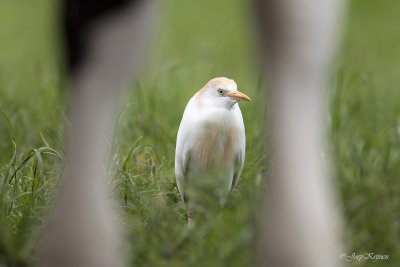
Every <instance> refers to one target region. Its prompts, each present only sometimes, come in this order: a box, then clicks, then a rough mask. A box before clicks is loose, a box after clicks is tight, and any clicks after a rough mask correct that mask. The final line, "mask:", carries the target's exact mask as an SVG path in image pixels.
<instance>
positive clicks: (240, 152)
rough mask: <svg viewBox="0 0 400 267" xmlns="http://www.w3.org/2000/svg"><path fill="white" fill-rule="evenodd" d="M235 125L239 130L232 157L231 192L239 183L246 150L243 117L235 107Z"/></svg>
mask: <svg viewBox="0 0 400 267" xmlns="http://www.w3.org/2000/svg"><path fill="white" fill-rule="evenodd" d="M235 113H236V116H235V117H236V119H237V122H236V123H237V125H238V128H239V131H238V136H237V140H236V142H237V147H236V150H235V155H234V165H233V166H234V172H233V179H232V186H231V190H232V189H233V188H235V186H236V184H237V183H238V181H239V177H240V174H241V173H242V169H243V164H244V158H245V150H246V136H245V131H244V124H243V117H242V112H241V111H240V108H239V107H237V109H235Z"/></svg>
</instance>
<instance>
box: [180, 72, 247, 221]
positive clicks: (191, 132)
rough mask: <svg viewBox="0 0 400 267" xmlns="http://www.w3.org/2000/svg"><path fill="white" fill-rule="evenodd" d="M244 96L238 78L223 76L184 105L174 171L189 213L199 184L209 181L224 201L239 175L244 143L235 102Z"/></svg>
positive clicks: (213, 80) (242, 130)
mask: <svg viewBox="0 0 400 267" xmlns="http://www.w3.org/2000/svg"><path fill="white" fill-rule="evenodd" d="M241 100H243V101H248V102H250V98H249V97H248V96H247V95H245V94H243V93H241V92H239V91H238V90H237V85H236V83H235V81H233V80H231V79H228V78H224V77H220V78H214V79H212V80H210V81H209V82H208V83H207V84H206V85H205V86H204V87H203V88H202V89H200V90H199V91H198V92H197V93H196V94H195V95H194V96H193V97H192V98H191V99H190V100H189V102H188V104H187V106H186V108H185V111H184V113H183V118H182V121H181V124H180V126H179V130H178V136H177V141H176V152H175V176H176V182H177V185H178V189H179V192H180V195H181V197H182V199H183V201H184V202H185V204H186V207H187V210H188V218H189V219H190V218H191V210H192V207H193V205H194V204H193V203H194V202H196V201H194V200H195V199H196V197H198V194H197V195H196V194H195V193H196V192H197V193H198V191H201V190H200V188H201V189H204V185H208V186H209V187H208V188H211V189H212V192H213V193H212V195H214V196H215V197H217V199H218V200H219V202H220V203H223V202H224V201H225V199H226V197H227V195H228V194H229V192H230V191H231V190H232V189H233V188H234V187H235V186H236V184H237V182H238V180H239V177H240V173H241V171H242V168H243V163H244V157H245V147H246V139H245V130H244V124H243V117H242V113H241V111H240V108H239V105H238V104H237V103H238V102H239V101H241ZM208 196H210V194H208ZM202 198H204V195H203V196H202ZM199 201H200V202H201V200H199V199H197V203H198V202H199ZM189 202H190V204H189Z"/></svg>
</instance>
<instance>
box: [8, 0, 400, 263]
mask: <svg viewBox="0 0 400 267" xmlns="http://www.w3.org/2000/svg"><path fill="white" fill-rule="evenodd" d="M163 5H164V8H163V11H164V14H163V17H162V19H161V20H162V23H161V25H162V26H161V27H160V29H159V32H158V35H157V37H156V38H155V40H154V44H153V49H152V54H151V57H150V59H149V64H148V66H147V68H146V70H145V71H144V72H143V73H142V74H141V75H140V77H139V78H138V79H136V81H135V82H134V83H133V84H132V86H131V87H130V90H129V92H128V93H127V95H126V96H125V97H124V98H122V100H121V116H120V120H119V122H118V125H117V126H116V134H115V136H116V138H115V139H113V138H112V137H110V140H111V141H110V143H112V144H110V149H111V150H112V156H111V159H110V163H111V166H112V168H111V169H112V171H111V176H112V178H111V180H110V182H109V183H110V186H111V188H112V189H113V192H114V193H115V195H116V197H117V199H118V200H119V205H120V210H119V211H118V214H119V216H120V222H121V224H122V225H123V226H124V227H125V229H126V231H127V233H126V241H127V242H126V244H127V245H126V246H125V247H124V250H125V252H126V253H127V255H129V257H128V263H129V264H136V265H139V266H162V265H165V266H189V265H195V266H196V265H197V266H249V265H251V264H252V263H253V256H254V251H255V245H254V242H255V227H256V225H255V220H254V217H255V214H257V208H256V206H255V205H254V203H255V202H256V201H257V196H258V195H259V194H260V193H261V191H260V189H262V188H261V187H262V184H263V179H262V178H261V177H263V176H267V177H268V173H269V171H270V169H269V166H268V165H269V164H268V163H267V165H266V166H265V164H264V161H265V160H266V159H267V158H268V153H269V151H268V150H267V149H263V145H262V144H264V143H265V142H264V140H263V138H262V132H263V126H262V125H263V123H264V122H265V115H264V114H265V113H264V107H263V105H264V103H265V101H264V97H263V92H262V89H261V78H260V77H261V75H260V73H261V72H260V69H259V62H258V61H257V60H256V58H257V57H256V55H255V54H254V46H253V45H254V44H253V42H251V41H249V40H252V38H253V36H252V32H251V31H250V30H249V27H250V26H251V18H249V13H248V12H247V11H248V10H249V7H248V6H247V2H246V1H244V0H233V1H229V2H228V1H214V2H213V1H211V0H207V1H201V2H196V3H194V2H190V1H183V0H170V1H165V2H164V4H163ZM56 8H57V5H56V4H55V2H54V1H51V0H31V1H29V2H27V1H20V0H18V1H15V0H4V1H3V2H2V3H1V8H0V22H1V23H0V40H1V42H0V51H1V53H0V112H1V114H0V149H1V150H0V151H1V152H2V153H0V186H1V187H0V266H3V265H6V266H13V265H24V264H26V263H30V262H32V260H33V259H34V250H35V249H36V248H37V244H38V240H39V237H40V234H41V230H42V227H43V223H44V220H45V216H46V214H47V211H48V209H49V207H50V206H51V204H52V203H51V199H52V197H53V196H54V190H55V189H56V186H57V183H58V179H59V175H60V172H61V170H62V163H63V161H62V157H63V154H64V153H63V149H64V147H63V127H64V126H63V125H64V124H65V123H67V119H66V117H67V116H66V103H67V100H66V89H65V83H64V81H63V78H62V76H61V75H60V74H59V73H60V71H59V69H60V68H59V62H60V60H59V56H58V53H57V51H58V48H57V47H58V46H57V44H58V40H57V38H55V36H56V25H57V13H56V12H55V10H56ZM399 11H400V2H399V1H395V0H387V1H384V2H382V1H380V2H379V3H378V2H376V1H372V0H365V1H361V0H354V1H351V8H350V11H349V21H348V22H349V23H348V25H346V27H345V30H346V31H345V38H344V43H343V45H342V49H341V53H340V55H339V57H338V60H337V66H336V71H335V74H334V76H333V78H332V83H331V85H332V86H331V87H332V89H331V91H330V93H329V94H330V97H329V102H330V103H331V106H330V114H329V115H327V120H329V126H330V128H329V131H328V132H329V143H328V148H329V151H330V152H331V157H332V159H333V163H334V167H333V171H334V175H333V179H334V184H335V186H336V188H337V191H338V194H337V195H338V199H339V201H340V204H341V208H342V211H343V214H344V217H345V220H346V223H347V225H346V242H347V245H348V248H347V249H346V251H344V252H346V253H348V254H351V253H352V252H355V253H356V254H359V253H364V252H374V253H379V254H389V255H390V259H389V260H387V261H378V262H369V261H363V262H355V263H354V264H355V265H356V266H371V265H373V266H397V265H398V264H400V208H399V207H400V194H399V192H400V180H399V179H398V176H399V173H400V105H398V103H399V99H400V91H399V90H398V85H399V84H400V45H399V44H400V35H399V34H398V28H399V26H400V22H399V20H398V14H399ZM216 76H227V77H231V78H233V79H235V81H236V82H237V84H238V87H239V88H240V90H241V91H243V92H245V93H246V94H248V95H249V96H250V97H251V98H252V99H253V100H254V101H252V102H251V103H249V104H247V103H245V104H243V105H241V109H242V113H243V116H244V122H245V125H246V135H247V151H246V162H245V167H244V171H243V174H242V177H241V180H240V182H239V184H238V187H237V189H235V191H234V192H233V194H232V195H231V198H230V200H229V203H228V205H227V207H226V208H224V209H223V210H222V211H221V212H218V211H217V210H210V212H209V213H208V214H206V218H205V220H204V221H203V222H198V223H197V224H196V225H195V227H194V228H188V227H187V226H186V223H185V209H184V205H183V203H182V202H181V200H180V198H179V194H178V191H177V188H176V185H175V182H174V169H173V164H174V151H175V138H176V132H177V129H178V126H179V122H180V119H181V116H182V112H183V109H184V107H185V105H186V103H187V101H188V99H189V98H190V97H191V96H192V95H193V94H194V93H195V92H196V91H197V90H198V89H199V88H201V87H202V86H203V85H204V84H205V83H206V82H207V81H208V80H209V79H210V78H212V77H216ZM112 140H113V141H112ZM105 164H107V163H105Z"/></svg>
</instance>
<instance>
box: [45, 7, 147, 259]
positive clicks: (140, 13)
mask: <svg viewBox="0 0 400 267" xmlns="http://www.w3.org/2000/svg"><path fill="white" fill-rule="evenodd" d="M153 6H154V3H153V1H139V2H137V3H136V2H135V3H132V4H130V5H128V6H127V7H126V8H125V9H124V10H119V11H118V12H114V13H109V12H108V13H107V15H106V16H104V17H102V18H101V19H98V20H96V21H95V22H93V25H92V26H93V30H92V36H91V39H90V42H89V43H88V54H87V57H86V59H85V61H84V62H82V65H81V66H80V68H79V70H78V72H77V73H75V75H74V76H73V77H72V79H71V83H70V87H71V89H72V90H71V91H72V98H71V105H70V106H71V114H70V116H71V125H72V127H71V130H70V133H69V134H68V140H67V158H66V166H65V171H64V174H63V176H62V179H61V186H60V193H59V196H58V199H57V200H56V205H55V210H54V214H53V215H52V216H51V218H50V223H49V225H48V228H47V229H46V230H47V231H46V233H45V234H46V236H45V244H44V246H43V248H42V250H41V255H40V259H39V266H89V267H90V266H116V265H118V258H119V255H117V249H118V244H119V242H120V241H119V235H118V232H119V231H118V226H117V224H116V218H115V213H114V212H113V211H112V208H111V206H112V205H111V203H110V202H111V201H110V198H109V196H108V193H107V190H106V189H105V180H106V178H107V177H106V174H105V171H104V168H103V167H102V164H101V163H102V162H104V159H106V158H107V145H106V139H107V133H108V132H109V129H110V128H111V127H110V125H111V121H112V111H113V109H114V105H115V104H116V102H117V100H118V96H119V92H120V89H119V88H121V87H122V86H123V84H124V83H125V82H126V80H127V79H128V78H129V77H130V76H131V74H134V73H135V72H137V70H138V69H139V67H140V65H141V60H140V59H141V58H142V55H143V54H144V52H145V50H146V49H145V48H146V46H147V45H148V43H147V41H146V40H147V35H148V32H149V24H151V23H150V22H151V20H152V18H153V13H154V10H153V9H154V7H153Z"/></svg>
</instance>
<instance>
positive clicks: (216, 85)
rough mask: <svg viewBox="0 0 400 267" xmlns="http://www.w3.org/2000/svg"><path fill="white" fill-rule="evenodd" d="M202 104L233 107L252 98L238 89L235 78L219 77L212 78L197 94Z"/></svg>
mask: <svg viewBox="0 0 400 267" xmlns="http://www.w3.org/2000/svg"><path fill="white" fill-rule="evenodd" d="M195 99H196V101H197V102H198V103H199V105H201V106H213V107H221V108H222V107H225V108H228V109H230V108H232V106H233V105H234V104H236V103H237V102H238V101H241V100H243V101H247V102H250V98H249V97H248V96H247V95H245V94H243V93H241V92H239V91H238V90H237V85H236V83H235V81H234V80H231V79H228V78H224V77H218V78H214V79H212V80H210V81H209V82H208V83H207V84H206V85H205V86H204V87H203V88H202V89H200V90H199V91H198V92H197V93H196V95H195Z"/></svg>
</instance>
